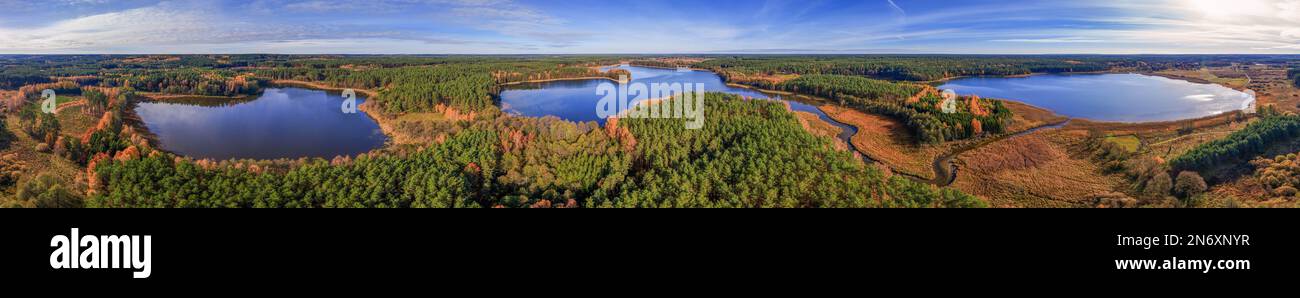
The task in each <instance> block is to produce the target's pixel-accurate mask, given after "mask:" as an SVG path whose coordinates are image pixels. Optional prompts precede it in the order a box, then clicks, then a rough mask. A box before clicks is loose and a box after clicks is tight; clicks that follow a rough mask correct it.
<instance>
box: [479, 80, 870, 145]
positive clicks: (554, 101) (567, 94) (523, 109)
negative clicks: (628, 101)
mask: <svg viewBox="0 0 1300 298" xmlns="http://www.w3.org/2000/svg"><path fill="white" fill-rule="evenodd" d="M612 68H618V69H624V70H627V71H628V72H630V73H631V74H632V81H631V82H630V83H638V82H639V83H645V84H647V85H649V84H651V83H701V84H704V91H706V92H723V93H730V94H737V95H741V96H749V97H751V98H762V99H772V100H784V99H782V98H781V97H780V96H778V95H771V94H765V93H762V92H758V91H755V90H753V89H746V88H736V87H731V86H727V84H726V83H723V82H722V78H721V77H719V76H718V75H717V74H714V73H712V72H708V71H699V70H675V69H664V68H652V67H639V66H628V65H619V66H614V67H606V68H603V69H602V70H604V71H608V70H610V69H612ZM604 83H611V84H612V83H614V82H613V81H610V80H603V79H599V80H580V81H554V82H545V83H532V84H521V85H513V86H509V87H508V88H507V89H506V90H503V91H501V108H502V110H504V111H505V112H507V113H511V114H516V115H522V116H529V117H544V116H556V117H559V118H561V119H565V120H569V121H596V122H598V123H600V124H604V123H605V119H602V118H600V117H597V115H596V103H597V102H599V101H600V99H601V97H602V96H601V95H599V94H597V93H596V86H599V85H600V84H604ZM633 96H635V94H633ZM785 101H786V102H789V103H790V107H791V109H793V110H795V111H803V112H809V113H813V114H816V115H817V116H818V117H820V118H821V119H822V120H823V121H826V122H828V123H831V124H832V125H835V126H838V127H839V128H840V129H841V132H840V135H839V138H840V139H841V140H844V141H845V143H849V144H852V143H851V142H849V138H850V137H852V136H853V134H854V133H857V128H855V127H853V126H851V125H847V124H844V123H840V122H836V121H835V120H833V119H831V118H830V117H829V116H827V115H826V113H825V112H822V111H821V110H820V109H818V108H817V107H816V106H814V105H810V104H807V103H803V102H799V101H794V100H785ZM704 116H705V117H708V114H705V115H704ZM850 146H851V145H850Z"/></svg>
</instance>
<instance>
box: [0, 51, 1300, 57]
mask: <svg viewBox="0 0 1300 298" xmlns="http://www.w3.org/2000/svg"><path fill="white" fill-rule="evenodd" d="M212 55H285V56H716V55H740V56H776V55H809V56H871V55H881V56H909V55H916V56H1300V53H1265V54H1261V53H1151V54H1147V53H1137V54H1103V53H1041V54H1012V53H971V54H962V53H808V52H804V53H801V52H791V53H752V52H723V53H494V54H475V53H392V54H388V53H258V52H248V53H0V56H212Z"/></svg>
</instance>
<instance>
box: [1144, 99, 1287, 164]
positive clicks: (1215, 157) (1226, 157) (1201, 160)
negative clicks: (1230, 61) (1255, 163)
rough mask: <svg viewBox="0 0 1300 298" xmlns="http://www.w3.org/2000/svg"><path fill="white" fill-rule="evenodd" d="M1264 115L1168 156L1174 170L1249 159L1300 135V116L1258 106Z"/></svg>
mask: <svg viewBox="0 0 1300 298" xmlns="http://www.w3.org/2000/svg"><path fill="white" fill-rule="evenodd" d="M1260 114H1261V115H1262V116H1263V117H1262V118H1261V119H1260V120H1259V121H1256V122H1253V123H1251V124H1250V125H1248V126H1246V128H1243V129H1241V130H1238V131H1235V132H1233V133H1232V134H1229V135H1228V136H1227V137H1224V138H1222V139H1218V140H1214V141H1211V142H1209V143H1205V144H1201V145H1199V146H1196V148H1193V149H1192V150H1190V151H1187V152H1186V153H1183V154H1182V155H1180V156H1178V157H1176V158H1174V159H1171V160H1169V165H1170V167H1172V168H1173V169H1175V170H1193V171H1200V170H1206V169H1211V168H1214V167H1217V166H1219V165H1223V164H1226V163H1233V162H1239V161H1244V160H1249V159H1251V158H1254V157H1255V156H1258V155H1259V154H1261V153H1264V151H1265V150H1267V149H1268V148H1269V147H1271V146H1272V145H1273V144H1277V143H1280V142H1286V141H1290V140H1291V139H1294V138H1295V137H1296V136H1298V135H1300V116H1297V115H1282V114H1279V113H1277V112H1274V111H1271V110H1261V112H1260Z"/></svg>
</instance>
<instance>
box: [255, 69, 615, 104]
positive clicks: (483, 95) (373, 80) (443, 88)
mask: <svg viewBox="0 0 1300 298" xmlns="http://www.w3.org/2000/svg"><path fill="white" fill-rule="evenodd" d="M363 61H364V60H363ZM417 61H424V60H417ZM356 62H362V61H356ZM414 62H415V61H404V62H403V63H396V62H389V63H380V64H379V65H380V66H382V65H390V66H396V67H391V68H384V67H379V68H364V69H360V70H346V69H340V68H325V67H328V66H329V65H331V63H325V62H320V64H313V65H310V66H308V67H293V68H275V69H266V70H262V69H259V70H256V71H254V73H255V74H256V75H257V76H258V77H264V78H269V79H272V80H298V81H307V82H323V83H328V84H330V85H331V86H337V87H343V88H360V89H373V90H378V91H379V93H380V96H379V100H377V101H376V103H378V104H379V105H380V106H381V107H382V109H383V110H384V111H385V112H387V113H390V114H399V113H406V112H425V111H433V110H435V108H436V107H438V106H439V105H443V106H449V107H453V108H456V109H460V110H462V111H481V110H483V109H485V108H487V107H489V106H492V105H493V104H494V100H495V99H494V97H495V95H496V94H497V93H499V92H500V90H499V85H500V84H505V83H511V82H522V81H529V80H550V79H560V78H581V77H607V78H615V79H616V78H618V76H619V75H626V73H625V72H621V71H615V72H600V71H599V70H597V69H595V68H593V67H594V66H596V65H597V64H596V63H586V64H583V65H571V64H566V63H564V62H568V61H546V60H543V61H514V60H509V59H506V60H491V61H478V60H470V61H465V62H455V63H437V64H435V65H433V66H397V65H406V63H414ZM424 62H430V61H424ZM332 64H337V63H332ZM346 65H353V64H346Z"/></svg>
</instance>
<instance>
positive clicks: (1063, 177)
mask: <svg viewBox="0 0 1300 298" xmlns="http://www.w3.org/2000/svg"><path fill="white" fill-rule="evenodd" d="M1076 132H1077V131H1073V132H1065V131H1060V130H1043V131H1038V132H1034V133H1032V134H1028V135H1023V136H1017V137H1013V138H1009V139H1006V140H1002V141H999V142H996V143H993V144H989V145H988V146H985V147H982V148H979V149H975V150H972V151H969V152H966V153H964V154H962V155H961V156H960V157H959V158H958V159H957V165H958V168H959V169H960V170H959V172H958V175H957V181H955V182H954V183H953V187H955V188H957V189H959V190H961V191H964V192H967V193H970V194H973V195H975V196H977V197H980V198H984V199H985V200H988V201H989V204H990V205H991V206H994V207H1090V206H1092V204H1093V202H1094V199H1095V198H1097V197H1098V196H1101V195H1103V194H1107V193H1112V192H1114V190H1115V189H1116V188H1117V186H1120V185H1123V182H1122V181H1121V180H1120V179H1119V178H1117V177H1109V176H1104V175H1101V174H1098V173H1099V171H1098V168H1097V166H1096V165H1095V164H1093V163H1092V162H1090V161H1088V160H1084V159H1078V158H1075V157H1072V156H1071V155H1070V154H1069V153H1068V150H1067V149H1066V148H1067V147H1068V144H1069V142H1070V140H1071V139H1077V138H1079V137H1080V136H1076V135H1075V134H1076Z"/></svg>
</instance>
